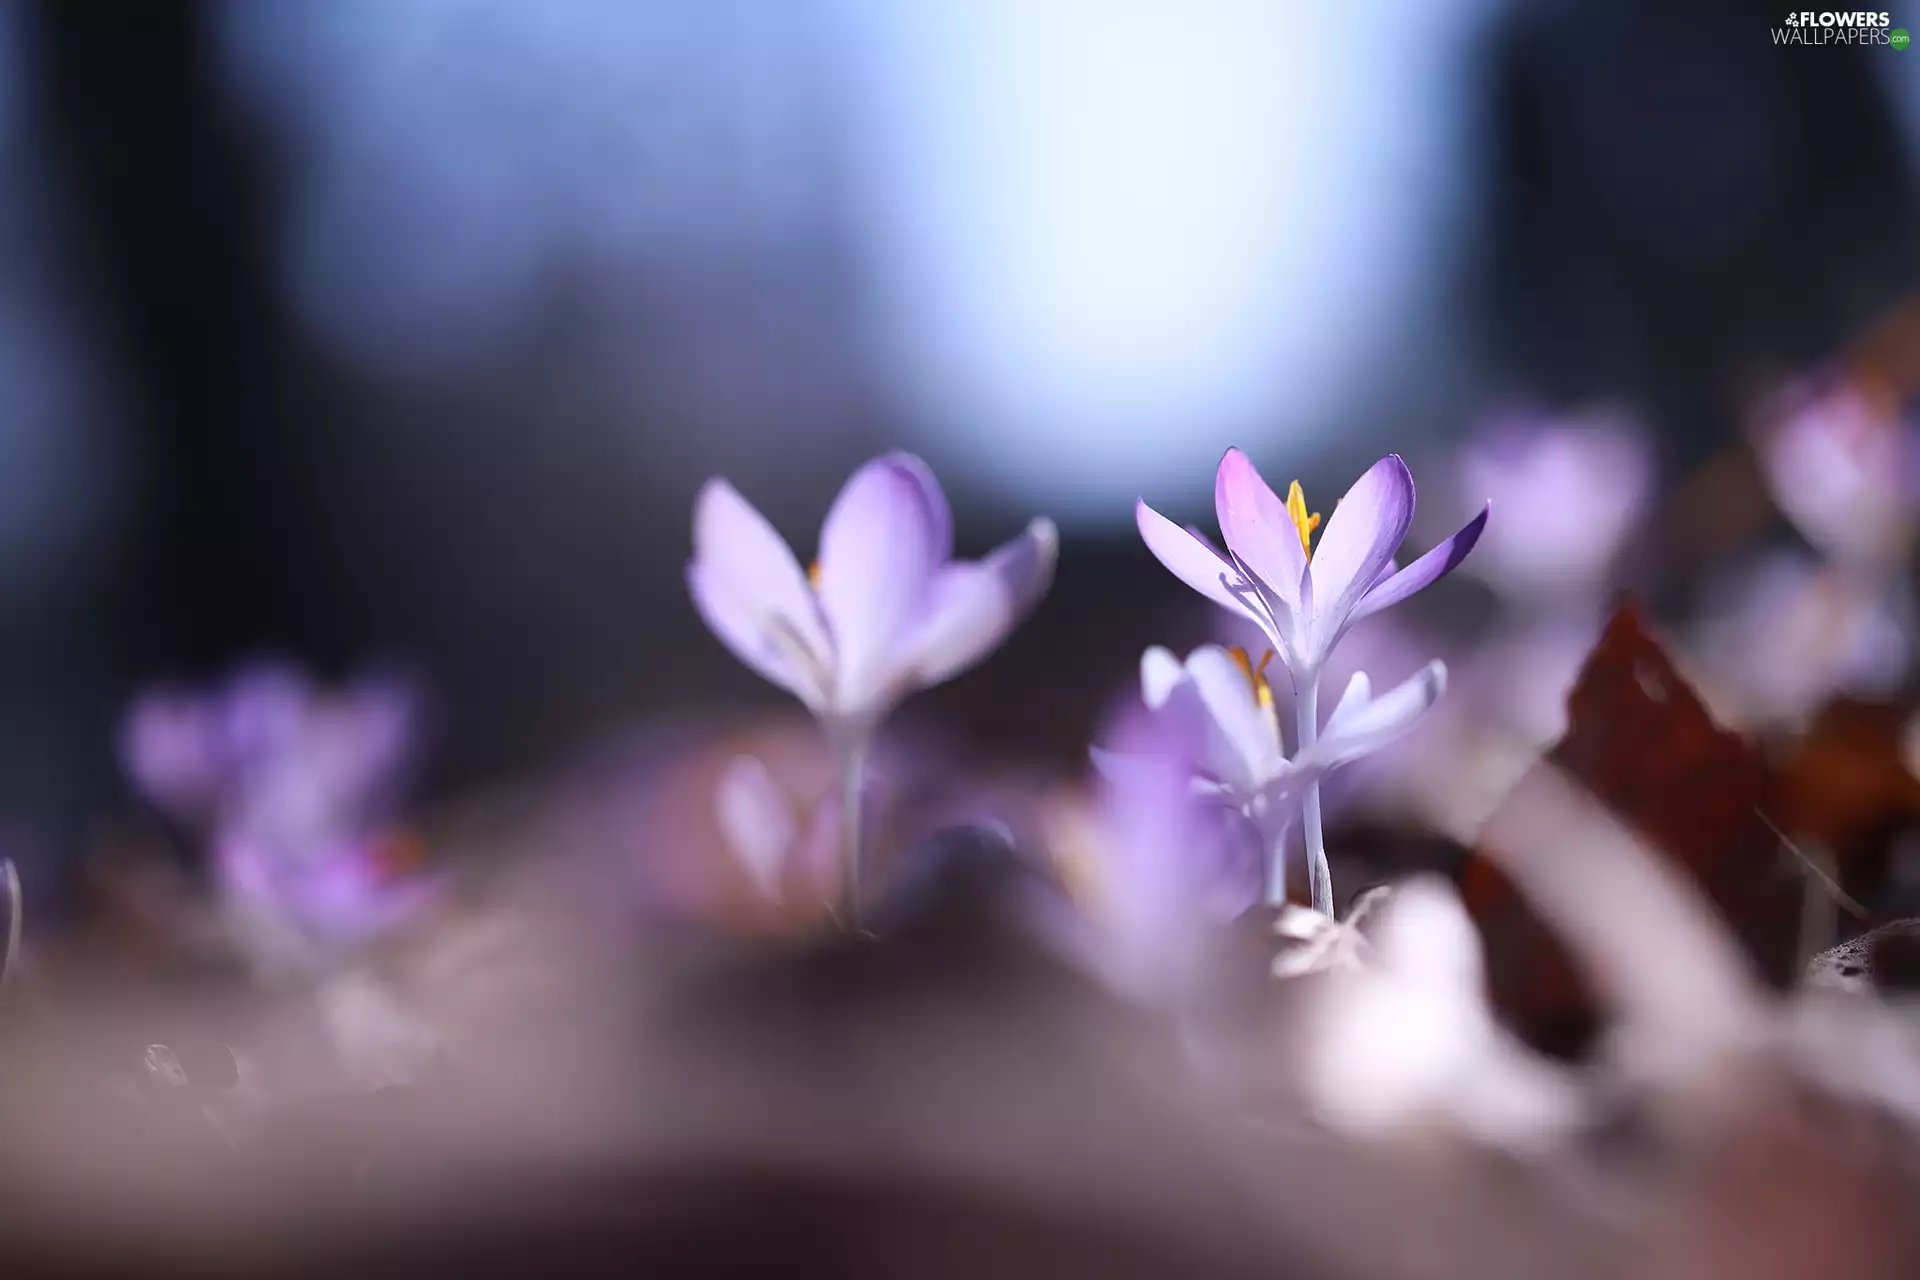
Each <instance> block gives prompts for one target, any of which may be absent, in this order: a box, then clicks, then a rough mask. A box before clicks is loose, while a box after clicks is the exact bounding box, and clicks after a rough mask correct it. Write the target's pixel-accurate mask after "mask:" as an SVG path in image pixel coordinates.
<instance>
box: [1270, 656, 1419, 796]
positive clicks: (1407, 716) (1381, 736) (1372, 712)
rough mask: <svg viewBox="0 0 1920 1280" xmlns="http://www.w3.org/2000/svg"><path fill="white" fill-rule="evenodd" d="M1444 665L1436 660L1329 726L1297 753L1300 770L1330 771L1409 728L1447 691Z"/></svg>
mask: <svg viewBox="0 0 1920 1280" xmlns="http://www.w3.org/2000/svg"><path fill="white" fill-rule="evenodd" d="M1446 688H1447V667H1446V664H1445V663H1443V662H1441V661H1439V660H1438V659H1435V660H1434V661H1432V662H1429V663H1428V664H1427V665H1426V666H1425V667H1423V668H1421V669H1420V670H1419V671H1417V672H1415V673H1414V674H1413V675H1412V676H1410V677H1408V678H1407V679H1406V680H1403V681H1401V682H1400V683H1399V684H1397V685H1395V686H1394V687H1393V688H1391V689H1389V690H1387V692H1385V693H1383V694H1381V695H1380V696H1379V697H1378V698H1374V699H1372V700H1371V701H1369V702H1367V703H1365V704H1364V705H1362V706H1360V707H1359V708H1358V709H1356V710H1354V711H1353V712H1351V713H1350V714H1348V715H1346V716H1344V717H1342V718H1341V721H1340V723H1339V724H1338V726H1335V725H1332V724H1329V725H1328V727H1327V728H1328V731H1327V732H1326V733H1325V734H1323V735H1322V736H1321V738H1320V740H1319V741H1318V742H1316V743H1315V744H1314V745H1313V746H1312V747H1310V748H1308V749H1307V750H1306V751H1303V752H1301V753H1300V755H1299V756H1298V757H1297V758H1296V760H1295V763H1296V764H1298V765H1301V766H1302V767H1317V768H1321V769H1330V768H1332V767H1333V766H1335V765H1337V764H1343V763H1345V762H1346V761H1349V760H1356V759H1358V758H1359V757H1361V756H1364V755H1370V754H1371V753H1373V752H1375V751H1378V750H1379V749H1380V748H1381V747H1384V746H1386V745H1387V744H1388V743H1390V742H1392V741H1393V740H1394V739H1395V738H1398V737H1400V736H1401V735H1402V734H1404V733H1405V732H1406V731H1407V730H1409V729H1411V728H1412V727H1413V726H1414V724H1415V722H1416V721H1418V720H1419V719H1420V717H1421V716H1422V715H1423V714H1425V712H1426V710H1427V708H1428V707H1431V706H1432V705H1433V704H1434V703H1435V702H1437V701H1439V699H1440V695H1441V694H1442V693H1444V692H1446Z"/></svg>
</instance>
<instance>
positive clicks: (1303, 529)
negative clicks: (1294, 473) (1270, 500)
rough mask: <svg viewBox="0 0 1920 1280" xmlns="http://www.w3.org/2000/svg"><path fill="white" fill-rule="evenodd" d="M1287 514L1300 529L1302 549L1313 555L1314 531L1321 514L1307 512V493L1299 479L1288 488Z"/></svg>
mask: <svg viewBox="0 0 1920 1280" xmlns="http://www.w3.org/2000/svg"><path fill="white" fill-rule="evenodd" d="M1287 515H1288V517H1289V518H1291V519H1292V521H1293V527H1294V528H1296V529H1298V530H1299V531H1300V549H1301V550H1302V551H1304V552H1306V553H1307V555H1308V556H1312V555H1313V531H1314V530H1315V529H1318V528H1319V527H1320V515H1319V513H1318V512H1315V513H1314V514H1313V515H1308V514H1307V495H1306V492H1305V490H1303V489H1301V487H1300V482H1299V481H1298V480H1295V481H1294V482H1293V485H1292V486H1291V487H1290V488H1289V489H1288V490H1287Z"/></svg>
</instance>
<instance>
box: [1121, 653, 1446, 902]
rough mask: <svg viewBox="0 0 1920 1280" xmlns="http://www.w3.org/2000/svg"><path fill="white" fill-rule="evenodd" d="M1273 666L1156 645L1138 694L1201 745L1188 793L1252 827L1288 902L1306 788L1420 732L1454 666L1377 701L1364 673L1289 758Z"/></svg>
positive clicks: (1275, 896)
mask: <svg viewBox="0 0 1920 1280" xmlns="http://www.w3.org/2000/svg"><path fill="white" fill-rule="evenodd" d="M1270 656H1271V655H1269V657H1270ZM1265 665H1266V664H1265V663H1264V662H1262V663H1260V664H1259V665H1255V664H1254V663H1253V662H1252V661H1251V660H1250V659H1249V658H1248V657H1247V655H1246V653H1245V652H1244V651H1242V650H1240V649H1237V648H1236V649H1222V648H1221V647H1220V646H1218V645H1203V646H1201V647H1200V648H1198V649H1195V650H1194V651H1193V652H1192V653H1190V654H1188V655H1187V658H1186V661H1184V662H1182V661H1181V660H1180V659H1178V658H1176V657H1175V656H1174V655H1173V653H1172V652H1171V651H1170V650H1167V649H1163V648H1161V647H1159V646H1157V645H1156V646H1155V647H1153V648H1151V649H1148V650H1147V651H1146V653H1144V654H1143V655H1141V659H1140V692H1141V695H1142V699H1143V700H1144V701H1145V703H1146V705H1147V707H1148V708H1149V709H1150V710H1151V711H1153V712H1154V713H1155V714H1156V715H1158V716H1160V717H1161V718H1163V719H1169V718H1170V719H1173V720H1176V721H1178V722H1179V723H1180V724H1181V725H1183V726H1185V731H1184V734H1183V740H1184V741H1187V742H1190V743H1192V744H1193V754H1192V758H1191V759H1190V760H1188V761H1187V762H1186V764H1187V771H1188V773H1189V775H1190V776H1189V786H1188V789H1189V791H1190V792H1191V793H1192V794H1194V795H1196V796H1203V797H1211V798H1213V799H1214V800H1217V801H1218V802H1219V803H1220V804H1222V805H1223V806H1225V807H1226V808H1227V809H1228V810H1230V811H1231V812H1232V813H1234V814H1236V815H1238V816H1239V817H1241V818H1243V819H1244V820H1245V821H1247V822H1248V823H1250V824H1251V826H1252V829H1253V834H1254V836H1255V837H1256V839H1257V843H1258V844H1259V847H1260V848H1262V849H1263V850H1266V851H1267V853H1268V859H1267V868H1266V885H1267V890H1266V892H1267V898H1268V900H1269V901H1271V902H1275V903H1278V902H1281V901H1284V900H1285V898H1286V863H1285V859H1284V857H1283V850H1284V844H1283V841H1284V839H1285V836H1286V829H1287V827H1288V826H1289V825H1290V824H1291V822H1292V817H1293V813H1294V811H1295V810H1296V809H1297V808H1299V806H1300V804H1301V803H1302V801H1303V799H1304V797H1305V795H1306V794H1307V792H1308V791H1309V790H1310V789H1311V788H1312V787H1313V786H1315V785H1316V784H1318V783H1319V781H1320V780H1321V779H1322V778H1324V777H1325V776H1326V775H1327V774H1329V773H1331V772H1332V771H1333V770H1334V769H1336V768H1338V767H1339V766H1341V765H1343V764H1347V763H1349V762H1350V761H1354V760H1358V759H1360V758H1361V757H1362V756H1366V755H1371V754H1372V753H1373V752H1375V751H1378V750H1380V749H1381V748H1382V747H1385V746H1387V745H1388V744H1389V743H1391V742H1393V741H1394V740H1396V739H1397V738H1399V737H1400V736H1401V735H1402V734H1405V733H1406V732H1407V731H1408V730H1410V729H1412V728H1413V726H1414V725H1415V724H1416V723H1418V722H1419V719H1420V717H1421V716H1422V715H1424V714H1425V713H1426V711H1427V709H1428V708H1429V707H1431V706H1432V705H1433V704H1434V703H1435V702H1436V701H1438V700H1439V698H1440V695H1441V694H1442V693H1443V692H1445V691H1446V687H1447V668H1446V664H1444V663H1442V662H1440V661H1439V660H1438V659H1435V660H1434V661H1432V662H1429V663H1428V664H1427V665H1426V666H1424V667H1422V668H1421V669H1420V670H1419V671H1417V672H1415V673H1414V674H1413V675H1412V676H1410V677H1408V678H1407V679H1406V680H1404V681H1402V682H1401V683H1399V684H1398V685H1395V686H1394V687H1393V688H1392V689H1389V690H1387V691H1386V692H1385V693H1382V694H1381V695H1379V696H1378V697H1375V696H1374V693H1373V683H1372V681H1371V680H1370V679H1369V678H1368V676H1367V674H1366V673H1365V672H1364V671H1356V672H1355V673H1354V674H1353V676H1352V678H1351V679H1350V680H1348V682H1347V686H1346V688H1345V690H1343V691H1342V693H1341V695H1340V700H1339V702H1338V703H1336V704H1335V706H1334V709H1333V713H1332V714H1331V715H1330V716H1328V717H1327V723H1326V726H1325V728H1324V729H1323V730H1322V731H1321V732H1320V734H1319V735H1318V736H1317V737H1315V738H1314V739H1313V740H1312V741H1311V742H1309V743H1307V744H1306V745H1305V746H1303V747H1301V748H1300V749H1299V750H1297V751H1296V752H1295V753H1294V754H1293V755H1292V756H1291V757H1290V756H1288V755H1287V753H1286V746H1285V743H1284V741H1283V740H1282V737H1281V733H1280V718H1279V716H1278V714H1277V713H1276V711H1275V707H1274V697H1273V689H1272V687H1271V686H1270V685H1269V684H1268V683H1267V676H1266V672H1265V670H1264V667H1265ZM1094 761H1095V763H1096V764H1097V765H1099V766H1100V767H1101V769H1102V771H1103V772H1106V773H1109V774H1112V773H1113V772H1114V771H1115V768H1116V765H1117V766H1118V768H1119V769H1121V770H1123V771H1124V770H1125V769H1126V768H1127V764H1126V763H1125V762H1120V761H1117V760H1116V757H1115V756H1114V755H1113V754H1112V753H1110V752H1103V751H1101V750H1099V749H1097V748H1096V749H1095V752H1094Z"/></svg>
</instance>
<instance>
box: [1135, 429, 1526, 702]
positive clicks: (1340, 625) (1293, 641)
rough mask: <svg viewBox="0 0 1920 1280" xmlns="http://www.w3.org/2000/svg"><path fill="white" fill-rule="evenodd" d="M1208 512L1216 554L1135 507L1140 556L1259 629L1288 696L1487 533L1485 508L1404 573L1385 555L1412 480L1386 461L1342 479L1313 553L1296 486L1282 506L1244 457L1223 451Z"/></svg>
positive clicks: (1401, 526)
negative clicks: (1143, 547) (1347, 638)
mask: <svg viewBox="0 0 1920 1280" xmlns="http://www.w3.org/2000/svg"><path fill="white" fill-rule="evenodd" d="M1213 501H1214V509H1215V512H1216V513H1217V514H1218V516H1219V519H1220V531H1221V533H1222V534H1223V535H1224V537H1225V539H1226V544H1227V551H1226V552H1225V553H1222V552H1221V551H1220V550H1219V549H1218V548H1216V547H1215V546H1214V545H1213V544H1212V543H1211V542H1209V541H1208V540H1207V539H1206V537H1205V536H1204V535H1203V534H1201V533H1200V532H1199V531H1198V530H1196V529H1191V528H1189V529H1183V528H1181V527H1180V526H1179V525H1176V524H1174V523H1173V522H1172V521H1171V520H1169V519H1167V518H1166V517H1165V516H1163V515H1161V514H1160V513H1159V512H1157V511H1155V510H1154V509H1153V508H1152V507H1150V506H1148V505H1147V504H1146V502H1145V501H1144V500H1142V501H1141V502H1140V503H1139V505H1138V507H1137V508H1136V510H1135V517H1136V521H1137V523H1138V525H1139V527H1140V536H1141V537H1142V538H1143V539H1145V541H1146V544H1147V549H1148V550H1150V551H1152V552H1153V554H1154V556H1155V557H1156V558H1158V559H1159V561H1160V563H1161V564H1163V565H1165V566H1166V567H1167V568H1168V569H1170V570H1172V572H1173V574H1174V576H1175V577H1177V578H1179V579H1180V580H1181V581H1182V582H1184V583H1186V584H1187V585H1188V586H1190V587H1192V588H1193V589H1194V590H1195V591H1198V592H1199V593H1200V594H1201V595H1204V596H1206V597H1207V598H1208V599H1209V600H1212V601H1213V602H1214V603H1215V604H1218V605H1220V606H1222V607H1223V608H1226V609H1231V610H1233V611H1234V612H1236V613H1239V614H1241V615H1243V616H1245V617H1247V618H1249V619H1251V620H1252V621H1253V622H1254V623H1255V624H1256V625H1258V626H1259V627H1260V629H1261V630H1262V631H1264V632H1265V633H1266V635H1267V638H1268V639H1269V640H1270V641H1271V642H1272V644H1273V647H1274V649H1275V650H1276V651H1277V652H1278V653H1279V655H1280V660H1281V661H1282V662H1283V663H1285V664H1286V666H1287V669H1288V670H1289V671H1290V672H1292V673H1293V678H1294V682H1295V684H1296V686H1298V685H1300V684H1302V683H1305V682H1306V680H1307V679H1308V678H1310V677H1312V676H1314V675H1317V674H1318V673H1319V670H1320V668H1321V667H1322V666H1323V665H1324V664H1325V663H1326V660H1327V656H1328V655H1329V654H1331V653H1332V652H1333V647H1334V645H1336V644H1337V643H1339V641H1340V637H1341V636H1343V635H1345V634H1346V632H1347V628H1349V627H1351V626H1352V625H1353V624H1354V623H1356V622H1358V621H1360V619H1362V618H1365V617H1367V616H1368V615H1370V614H1375V613H1378V612H1380V610H1382V609H1385V608H1387V607H1388V606H1390V605H1395V604H1398V603H1400V602H1401V601H1402V600H1405V599H1406V598H1407V597H1408V596H1411V595H1413V594H1414V593H1415V592H1417V591H1419V590H1420V589H1422V588H1423V587H1428V586H1431V585H1433V584H1434V583H1435V582H1437V581H1439V580H1440V578H1441V577H1443V576H1444V575H1445V574H1447V573H1448V572H1449V571H1450V570H1452V569H1453V568H1454V567H1455V566H1456V565H1458V564H1459V563H1460V562H1461V561H1462V560H1464V559H1466V556H1467V553H1468V552H1469V551H1471V550H1473V544H1474V543H1475V542H1477V541H1479V539H1480V533H1481V531H1482V530H1483V529H1485V528H1486V525H1487V514H1488V508H1482V510H1481V512H1480V514H1479V515H1477V516H1475V517H1474V518H1473V519H1472V520H1469V521H1468V522H1467V523H1466V525H1465V526H1464V527H1462V528H1461V529H1460V531H1459V532H1458V533H1455V534H1454V535H1453V536H1452V537H1451V538H1448V539H1447V540H1446V541H1445V542H1442V543H1441V544H1440V545H1439V546H1437V547H1435V548H1433V550H1431V551H1429V552H1427V553H1426V554H1425V555H1423V556H1421V557H1420V558H1419V559H1417V560H1415V561H1414V562H1413V563H1412V564H1410V565H1408V566H1407V567H1406V568H1404V569H1396V568H1395V567H1394V562H1393V557H1394V553H1395V552H1396V551H1398V550H1399V549H1400V543H1401V542H1402V541H1403V540H1404V539H1405V538H1406V536H1407V528H1408V526H1409V525H1411V524H1412V523H1413V502H1414V497H1413V477H1412V475H1410V474H1409V473H1408V471H1407V464H1406V463H1404V462H1402V461H1401V460H1400V455H1399V454H1388V455H1387V456H1386V457H1384V458H1382V459H1381V460H1380V461H1378V462H1376V463H1374V464H1373V466H1371V467H1369V468H1368V469H1367V471H1366V473H1365V474H1364V475H1362V476H1361V477H1360V478H1359V479H1358V480H1356V481H1354V483H1353V487H1352V488H1350V489H1348V490H1347V493H1346V496H1345V497H1344V498H1342V499H1341V500H1340V502H1339V504H1338V505H1337V506H1336V507H1335V508H1334V512H1333V516H1332V518H1330V519H1329V520H1328V521H1327V528H1326V532H1325V533H1323V534H1321V535H1320V544H1319V545H1318V546H1317V547H1314V546H1311V538H1312V534H1313V531H1314V530H1315V529H1317V528H1318V527H1319V525H1320V517H1319V516H1318V515H1308V514H1307V507H1306V500H1305V497H1304V495H1303V494H1302V492H1301V489H1300V485H1299V482H1298V481H1295V482H1294V484H1293V487H1292V488H1291V489H1290V490H1289V491H1288V493H1287V499H1286V501H1284V502H1282V501H1281V500H1280V497H1279V496H1278V495H1277V494H1275V493H1274V491H1273V490H1272V489H1271V488H1269V487H1268V485H1267V482H1266V481H1264V480H1262V479H1261V478H1260V473H1259V472H1258V471H1256V470H1255V469H1254V466H1253V463H1252V462H1251V461H1249V460H1248V458H1247V455H1246V454H1244V453H1242V452H1240V450H1238V449H1229V450H1227V453H1226V456H1225V457H1224V458H1222V459H1221V460H1220V469H1219V471H1218V472H1217V473H1216V474H1215V476H1214V485H1213Z"/></svg>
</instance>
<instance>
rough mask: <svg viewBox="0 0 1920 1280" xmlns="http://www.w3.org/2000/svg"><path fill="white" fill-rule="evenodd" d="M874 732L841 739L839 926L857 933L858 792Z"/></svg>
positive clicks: (848, 734)
mask: <svg viewBox="0 0 1920 1280" xmlns="http://www.w3.org/2000/svg"><path fill="white" fill-rule="evenodd" d="M872 743H873V731H872V730H871V729H868V728H865V727H860V728H854V729H849V730H847V731H846V732H844V733H843V734H842V735H841V736H840V743H839V746H840V902H841V917H840V918H841V923H842V924H843V925H845V927H846V928H848V929H850V930H852V931H854V932H856V933H857V932H859V930H860V810H861V804H860V792H861V787H862V784H863V783H864V782H865V780H866V772H867V749H868V748H869V747H870V746H871V745H872Z"/></svg>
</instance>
